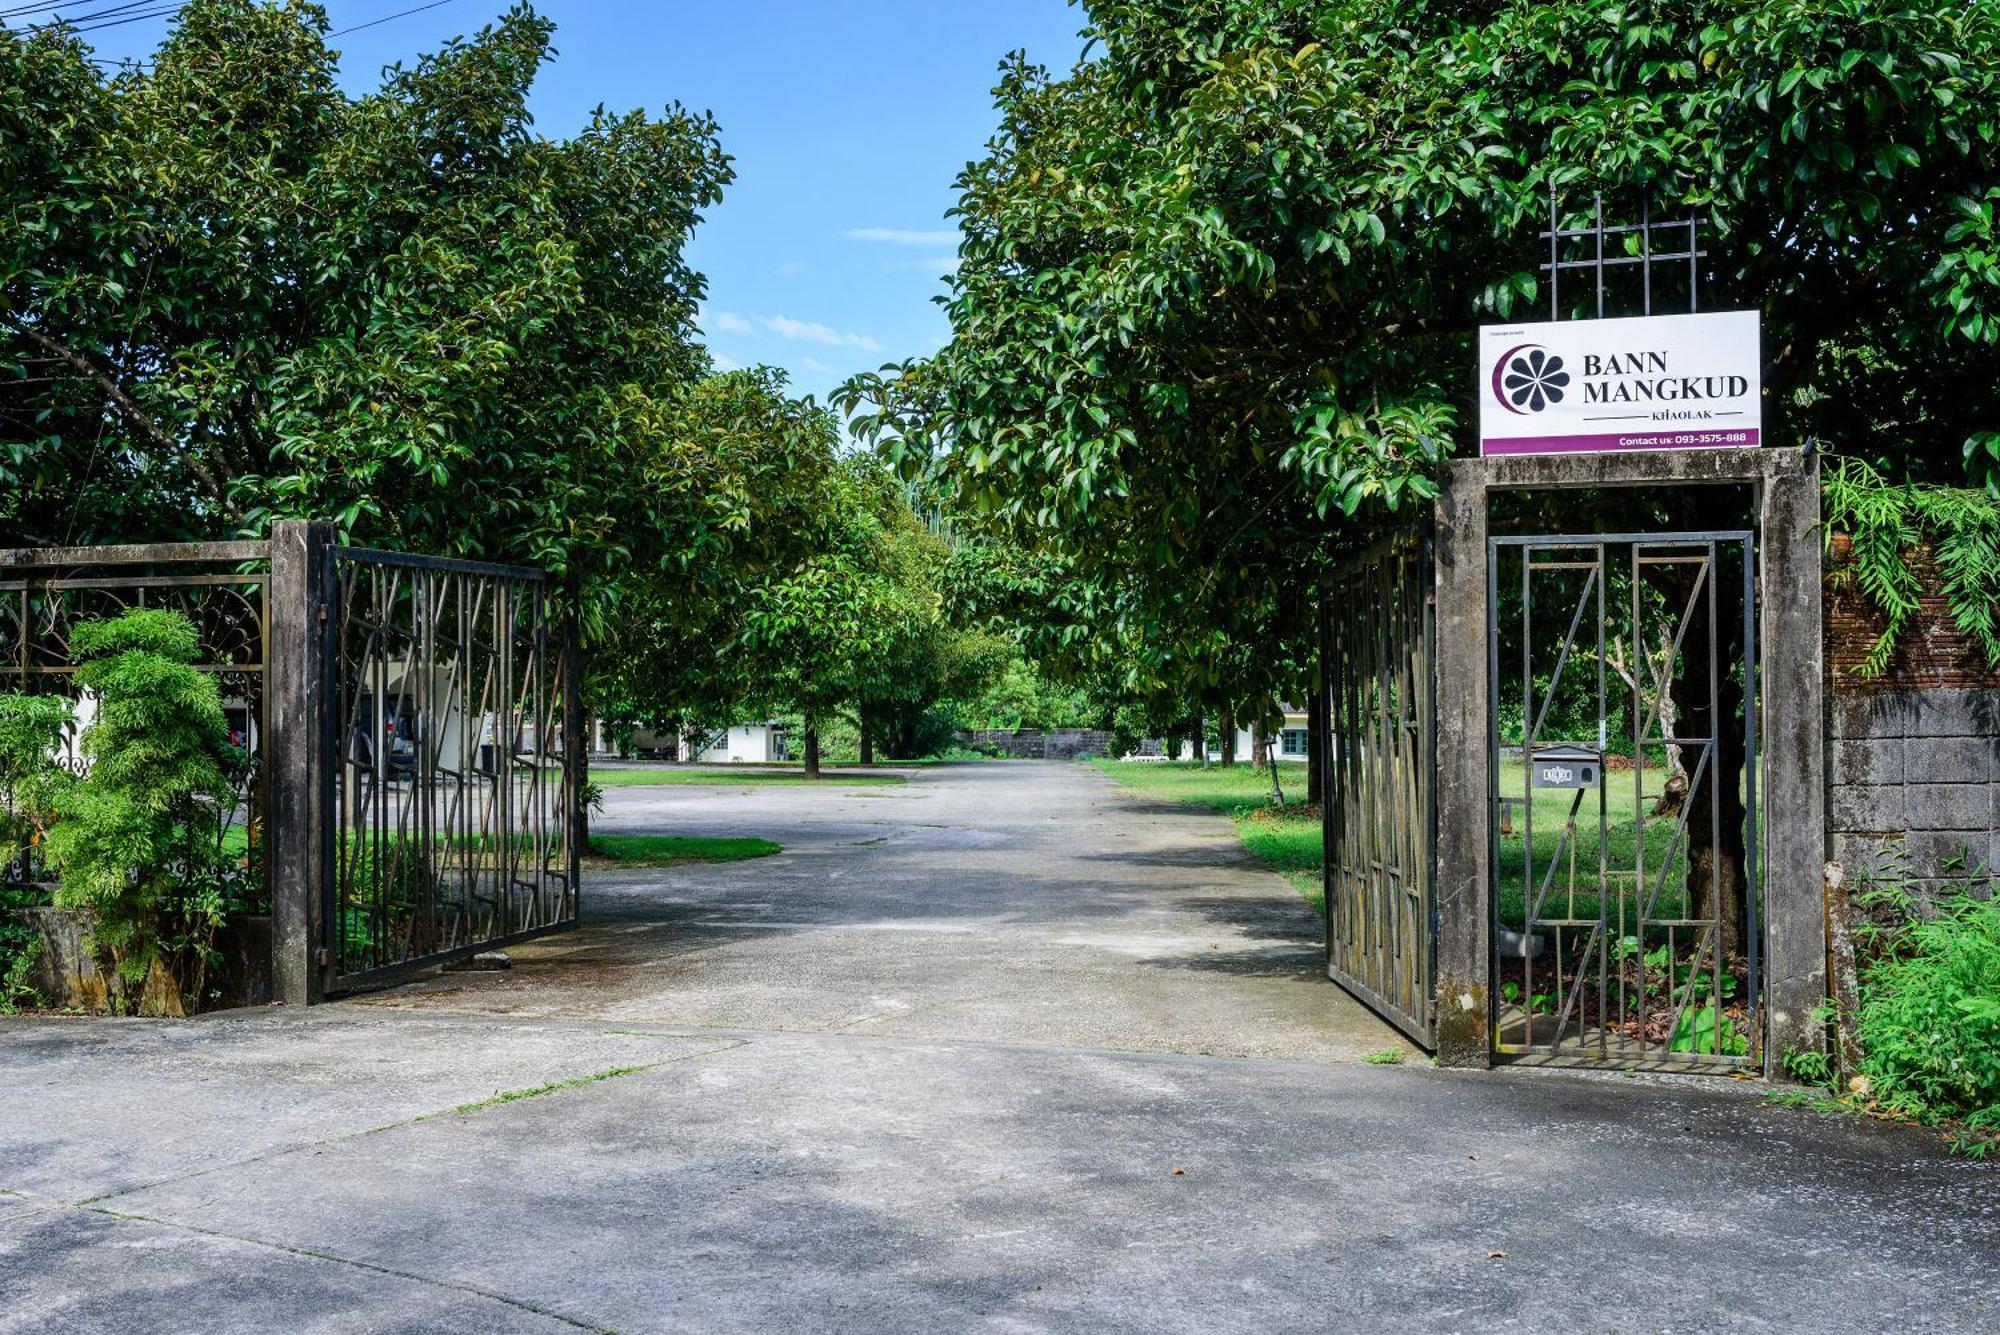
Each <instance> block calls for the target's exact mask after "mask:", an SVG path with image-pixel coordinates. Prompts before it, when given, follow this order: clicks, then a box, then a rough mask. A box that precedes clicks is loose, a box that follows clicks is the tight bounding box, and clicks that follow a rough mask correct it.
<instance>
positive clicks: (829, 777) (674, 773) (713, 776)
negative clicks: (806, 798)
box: [590, 767, 903, 788]
mask: <svg viewBox="0 0 2000 1335" xmlns="http://www.w3.org/2000/svg"><path fill="white" fill-rule="evenodd" d="M590 781H591V782H592V783H594V784H596V785H597V786H598V787H600V788H663V787H678V786H682V785H697V786H700V785H719V786H722V787H726V788H748V787H771V786H776V787H780V788H786V787H796V786H798V785H801V784H816V785H819V786H822V787H828V788H852V787H855V786H857V785H862V784H881V783H902V782H903V776H902V775H900V774H849V773H845V772H836V771H828V772H827V773H825V774H824V775H822V776H821V777H820V778H817V779H808V778H807V777H806V776H805V775H803V774H790V773H785V772H783V771H774V770H763V769H755V770H728V769H722V768H720V767H718V768H716V769H594V770H592V771H591V772H590Z"/></svg>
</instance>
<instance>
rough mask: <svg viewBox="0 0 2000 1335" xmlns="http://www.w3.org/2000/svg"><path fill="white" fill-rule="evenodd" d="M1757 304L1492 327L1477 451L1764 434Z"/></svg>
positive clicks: (1650, 446) (1679, 446) (1566, 450)
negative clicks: (1743, 308) (1741, 308)
mask: <svg viewBox="0 0 2000 1335" xmlns="http://www.w3.org/2000/svg"><path fill="white" fill-rule="evenodd" d="M1762 370H1763V355H1762V351H1761V349H1760V347H1759V342H1758V315H1757V312H1756V311H1716V312H1713V313H1711V314H1699V315H1651V316H1646V317H1643V318H1640V319H1631V320H1564V321H1562V322H1560V323H1556V324H1517V325H1488V326H1486V327H1484V328H1482V329H1481V330H1480V331H1479V452H1480V453H1481V454H1603V453H1610V452H1621V451H1625V450H1710V449H1730V448H1737V447H1748V448H1754V447H1756V446H1758V445H1761V444H1762V443H1763V425H1764V422H1763V409H1762V397H1763V375H1762Z"/></svg>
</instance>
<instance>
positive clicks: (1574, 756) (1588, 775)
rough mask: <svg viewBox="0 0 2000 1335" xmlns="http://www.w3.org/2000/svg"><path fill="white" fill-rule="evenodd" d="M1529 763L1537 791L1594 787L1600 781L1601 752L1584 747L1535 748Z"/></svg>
mask: <svg viewBox="0 0 2000 1335" xmlns="http://www.w3.org/2000/svg"><path fill="white" fill-rule="evenodd" d="M1529 764H1530V765H1531V766H1532V773H1533V774H1534V784H1535V787H1537V788H1595V787H1597V786H1598V784H1599V783H1601V782H1602V781H1603V779H1604V753H1603V752H1602V751H1592V750H1591V749H1590V748H1588V747H1583V746H1541V747H1537V748H1535V754H1534V757H1533V759H1532V760H1531V761H1530V762H1529Z"/></svg>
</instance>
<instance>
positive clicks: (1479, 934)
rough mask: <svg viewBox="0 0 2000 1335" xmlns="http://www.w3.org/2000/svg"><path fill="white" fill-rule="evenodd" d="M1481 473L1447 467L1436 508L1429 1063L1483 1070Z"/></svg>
mask: <svg viewBox="0 0 2000 1335" xmlns="http://www.w3.org/2000/svg"><path fill="white" fill-rule="evenodd" d="M1487 579H1488V563H1487V559H1486V473H1485V465H1484V461H1483V460H1479V459H1461V460H1456V461H1454V462H1453V463H1452V464H1451V465H1450V466H1449V469H1448V471H1447V472H1446V474H1445V481H1444V487H1443V489H1442V490H1441V491H1440V492H1439V494H1438V501H1437V679H1438V682H1439V683H1440V687H1439V690H1438V693H1437V1022H1436V1031H1435V1032H1436V1036H1437V1055H1438V1061H1439V1063H1440V1064H1442V1065H1445V1066H1490V1065H1492V1063H1493V1042H1492V1008H1491V1005H1490V998H1489V995H1488V989H1489V988H1490V986H1491V982H1492V966H1491V960H1492V921H1493V905H1492V885H1493V878H1492V869H1491V866H1490V860H1491V856H1492V850H1491V847H1490V826H1491V824H1492V816H1493V795H1492V791H1491V782H1492V776H1491V774H1490V773H1489V771H1488V769H1487V763H1486V730H1487V711H1488V700H1489V694H1490V680H1489V675H1488V663H1487V648H1486V644H1487V636H1488V634H1489V631H1490V627H1488V626H1487V624H1486V590H1487Z"/></svg>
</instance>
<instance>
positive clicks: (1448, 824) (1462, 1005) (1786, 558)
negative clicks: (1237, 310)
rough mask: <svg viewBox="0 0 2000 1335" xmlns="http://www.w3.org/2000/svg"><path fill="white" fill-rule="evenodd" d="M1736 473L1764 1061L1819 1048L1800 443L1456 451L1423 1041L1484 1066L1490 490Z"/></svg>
mask: <svg viewBox="0 0 2000 1335" xmlns="http://www.w3.org/2000/svg"><path fill="white" fill-rule="evenodd" d="M1731 484H1734V485H1743V486H1749V487H1750V488H1752V490H1753V492H1754V494H1755V498H1756V500H1755V505H1756V512H1757V524H1756V527H1757V561H1758V569H1759V578H1758V592H1759V597H1758V618H1757V634H1758V637H1759V640H1760V644H1759V646H1758V648H1759V656H1758V672H1759V680H1760V683H1761V688H1762V689H1761V691H1760V697H1761V700H1762V709H1761V712H1760V714H1759V741H1760V746H1759V752H1760V758H1761V760H1762V762H1763V777H1764V784H1763V790H1762V791H1763V795H1764V815H1763V819H1762V820H1761V821H1760V822H1759V826H1760V829H1761V831H1762V833H1763V837H1764V856H1763V858H1762V861H1761V866H1762V873H1763V874H1762V880H1763V890H1764V913H1763V923H1764V934H1765V954H1764V959H1765V991H1764V1003H1765V1008H1766V1014H1767V1016H1768V1023H1767V1029H1766V1035H1765V1048H1764V1053H1765V1056H1764V1062H1765V1071H1766V1074H1768V1075H1773V1076H1775V1075H1778V1074H1779V1073H1780V1070H1781V1067H1780V1064H1781V1062H1782V1061H1783V1059H1784V1054H1785V1053H1786V1052H1787V1051H1788V1050H1793V1049H1798V1050H1804V1051H1819V1050H1821V1049H1822V1048H1823V1047H1824V1046H1825V1031H1824V1026H1823V1025H1821V1024H1820V1023H1819V1022H1818V1021H1816V1020H1815V1019H1814V1018H1813V1017H1814V1014H1815V1012H1817V1011H1818V1009H1819V1006H1820V1004H1821V1002H1822V1001H1823V1000H1824V998H1825V996H1826V920H1825V902H1824V897H1823V890H1822V886H1821V870H1822V868H1823V866H1824V865H1825V861H1826V858H1827V855H1828V854H1827V846H1826V740H1825V728H1824V722H1825V716H1824V711H1823V704H1822V699H1821V695H1822V690H1823V687H1824V681H1825V678H1824V675H1823V665H1822V648H1821V619H1820V599H1821V576H1820V533H1819V502H1820V492H1819V464H1818V460H1817V459H1816V458H1814V457H1813V456H1812V455H1810V454H1808V453H1807V452H1806V451H1804V450H1800V449H1747V450H1707V451H1701V452H1693V453H1681V454H1676V453H1667V452H1660V453H1634V454H1601V455H1596V454H1593V455H1515V456H1507V457H1496V458H1484V459H1457V460H1453V461H1452V462H1451V463H1450V464H1449V465H1448V466H1447V471H1446V474H1445V480H1444V486H1443V489H1442V490H1441V492H1440V493H1439V496H1438V501H1437V625H1438V636H1437V639H1438V661H1437V671H1438V692H1437V699H1438V707H1437V755H1438V760H1437V765H1438V772H1437V913H1438V922H1437V999H1436V1005H1437V1043H1438V1059H1439V1061H1440V1062H1441V1063H1442V1064H1444V1065H1447V1066H1488V1065H1491V1064H1492V1060H1493V1057H1492V1051H1493V1036H1492V998H1491V995H1490V989H1491V983H1492V968H1493V954H1492V921H1493V903H1492V891H1493V867H1492V830H1493V819H1494V818H1493V793H1492V789H1491V782H1492V780H1491V775H1490V774H1489V773H1488V771H1487V766H1486V732H1487V729H1488V727H1489V726H1490V720H1491V709H1492V682H1491V679H1490V676H1489V666H1488V662H1487V641H1488V637H1489V636H1490V635H1491V634H1492V630H1493V628H1492V627H1491V626H1490V625H1488V624H1487V614H1486V606H1487V585H1488V581H1489V580H1490V579H1491V578H1492V572H1491V570H1490V568H1489V562H1488V547H1487V513H1488V505H1487V502H1488V497H1489V494H1490V493H1491V492H1494V491H1528V490H1582V489H1586V488H1610V487H1670V486H1689V485H1693V486H1701V485H1731Z"/></svg>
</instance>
